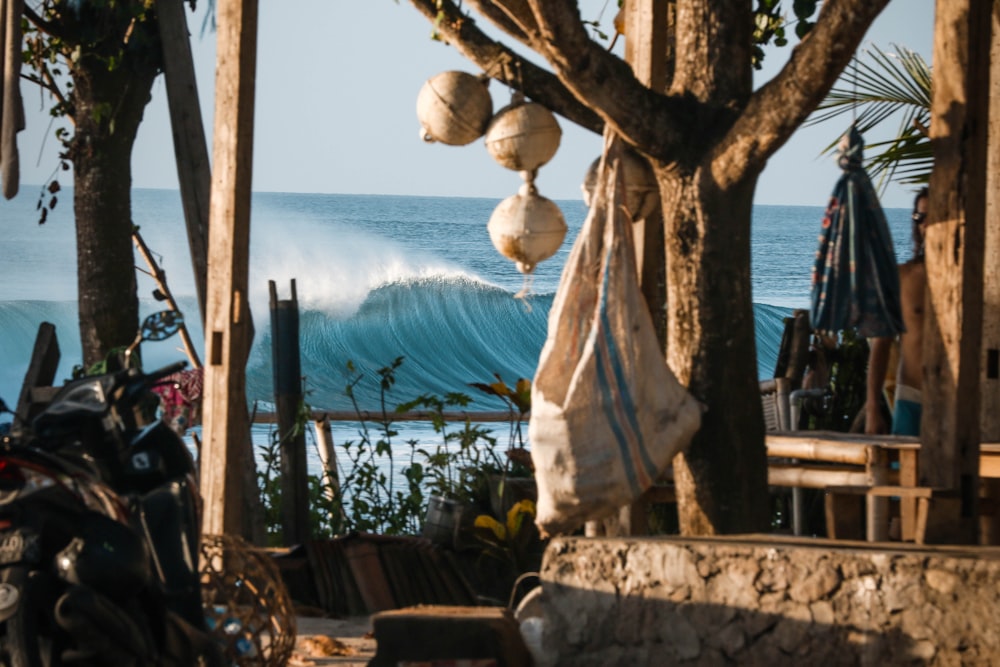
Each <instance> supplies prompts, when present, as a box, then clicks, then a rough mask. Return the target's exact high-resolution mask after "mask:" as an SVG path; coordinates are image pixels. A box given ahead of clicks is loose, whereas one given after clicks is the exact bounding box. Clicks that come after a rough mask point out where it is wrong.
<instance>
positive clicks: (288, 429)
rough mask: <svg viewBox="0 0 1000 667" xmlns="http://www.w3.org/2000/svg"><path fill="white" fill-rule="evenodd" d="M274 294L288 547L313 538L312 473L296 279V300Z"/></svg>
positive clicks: (274, 356) (274, 363) (276, 386)
mask: <svg viewBox="0 0 1000 667" xmlns="http://www.w3.org/2000/svg"><path fill="white" fill-rule="evenodd" d="M268 287H269V289H270V292H271V364H272V369H273V377H274V404H275V411H276V412H277V413H278V452H279V459H280V467H281V531H282V534H283V537H284V540H285V544H288V545H290V544H301V543H302V542H304V541H305V540H306V539H308V538H309V479H308V477H309V472H308V470H307V467H306V434H305V424H302V423H299V415H300V414H302V411H301V410H300V409H299V408H300V406H301V405H302V364H301V361H300V356H299V300H298V297H297V295H296V294H295V281H294V280H292V298H291V299H278V290H277V287H276V286H275V284H274V281H273V280H271V281H268Z"/></svg>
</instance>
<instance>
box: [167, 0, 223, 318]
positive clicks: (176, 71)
mask: <svg viewBox="0 0 1000 667" xmlns="http://www.w3.org/2000/svg"><path fill="white" fill-rule="evenodd" d="M156 15H157V19H158V23H159V26H160V42H161V43H162V45H163V78H164V80H165V82H166V88H167V106H168V107H169V109H170V129H171V130H172V131H173V136H174V154H175V157H176V161H177V180H178V182H179V185H180V191H181V202H182V203H183V206H184V221H185V223H186V226H187V235H188V247H189V248H190V250H191V265H192V267H193V269H194V285H195V291H196V293H197V295H198V314H199V315H200V317H201V323H202V325H204V324H205V291H206V283H207V282H208V199H209V195H210V193H211V189H212V172H211V165H209V162H208V145H207V142H206V141H205V126H204V124H203V123H202V119H201V106H200V104H199V103H198V81H197V79H196V78H195V75H194V59H193V58H192V57H191V40H190V36H189V35H188V27H187V19H186V18H185V16H184V0H159V2H157V4H156Z"/></svg>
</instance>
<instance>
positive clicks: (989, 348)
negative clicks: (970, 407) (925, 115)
mask: <svg viewBox="0 0 1000 667" xmlns="http://www.w3.org/2000/svg"><path fill="white" fill-rule="evenodd" d="M994 6H995V5H994ZM994 14H996V10H994ZM994 20H996V19H994ZM990 62H991V63H994V62H996V63H1000V31H994V32H993V33H992V34H991V35H990ZM989 98H990V102H991V104H990V109H989V129H988V130H987V135H988V136H987V142H988V143H987V154H986V161H987V162H986V221H985V230H984V237H985V242H984V244H983V252H984V258H983V342H982V354H981V355H980V361H979V366H980V369H981V371H980V375H979V383H980V389H979V391H980V410H979V429H980V433H979V437H980V440H982V441H988V442H995V441H997V440H1000V410H997V406H998V405H1000V104H996V105H994V104H992V101H993V100H1000V67H991V68H990V84H989ZM981 484H982V493H981V494H980V496H981V497H983V498H988V499H990V500H991V502H992V504H993V505H994V506H997V504H998V503H1000V480H996V479H984V480H981ZM980 530H981V534H980V542H982V543H983V544H1000V511H994V512H993V513H992V515H991V516H988V517H984V519H983V520H982V521H981V522H980Z"/></svg>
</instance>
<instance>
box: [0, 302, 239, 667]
mask: <svg viewBox="0 0 1000 667" xmlns="http://www.w3.org/2000/svg"><path fill="white" fill-rule="evenodd" d="M182 322H183V319H182V317H181V315H180V313H179V312H176V311H162V312H160V313H154V314H153V315H151V316H150V317H148V318H147V319H146V320H145V322H144V323H143V326H142V329H141V331H140V333H139V335H138V336H137V337H136V340H135V341H134V342H133V344H132V345H131V346H129V348H128V349H127V350H126V351H125V353H124V355H123V357H122V359H121V361H122V368H121V369H120V370H115V371H113V372H109V373H107V374H104V375H97V376H90V377H84V378H82V379H78V380H73V381H70V382H68V383H67V384H66V385H64V386H63V387H62V388H61V389H60V390H59V391H58V392H57V393H56V395H55V396H54V397H53V399H52V401H51V402H50V403H49V404H48V405H47V406H46V407H45V408H44V410H42V411H41V412H40V413H39V414H38V416H37V417H35V418H34V419H33V420H32V422H31V424H30V427H29V428H27V429H25V430H24V432H23V433H15V434H13V435H7V436H5V437H3V438H2V439H0V440H2V442H0V662H2V663H3V664H6V665H9V666H11V667H37V666H50V665H64V664H73V665H76V664H83V665H178V666H180V665H184V666H185V667H187V666H189V665H222V664H224V662H223V659H222V655H221V651H220V649H219V647H218V645H217V644H216V643H215V642H214V641H213V639H212V637H211V635H210V634H209V632H208V630H207V627H206V625H205V616H204V612H203V609H202V596H201V588H200V579H199V572H198V545H199V535H200V509H201V508H200V498H199V495H198V489H197V484H196V479H195V466H194V461H193V459H192V457H191V454H190V453H189V452H188V450H187V447H186V446H185V444H184V442H183V441H182V440H181V438H180V437H179V436H178V435H177V434H176V433H175V432H174V431H173V430H172V429H170V428H169V427H168V426H167V425H166V424H164V423H162V422H161V421H160V420H159V419H152V420H151V421H147V420H145V419H144V418H143V416H142V413H143V406H144V404H148V402H149V401H150V400H152V399H155V396H153V395H152V392H151V391H150V389H151V387H153V386H154V385H155V384H156V383H157V382H158V381H161V380H162V379H163V378H165V377H167V376H169V375H171V374H173V373H175V372H177V371H179V370H181V369H182V368H183V367H184V366H185V362H179V363H176V364H171V365H169V366H166V367H164V368H161V369H159V370H156V371H153V372H151V373H148V374H144V373H143V372H142V371H141V370H140V369H138V368H135V367H132V366H131V362H132V361H133V351H134V350H135V348H136V347H137V346H138V344H139V343H140V342H142V341H144V340H163V339H165V338H168V337H169V336H171V335H173V334H174V333H176V332H177V331H178V329H179V328H180V325H181V323H182Z"/></svg>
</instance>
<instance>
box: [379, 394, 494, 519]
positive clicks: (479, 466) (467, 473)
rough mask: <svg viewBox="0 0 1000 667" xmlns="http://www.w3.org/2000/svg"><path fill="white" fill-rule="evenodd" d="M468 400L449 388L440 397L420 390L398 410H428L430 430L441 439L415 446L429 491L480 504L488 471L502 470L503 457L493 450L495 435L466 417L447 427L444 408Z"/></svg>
mask: <svg viewBox="0 0 1000 667" xmlns="http://www.w3.org/2000/svg"><path fill="white" fill-rule="evenodd" d="M471 402H472V399H471V398H469V396H467V395H465V394H462V393H459V392H450V393H448V394H446V395H445V396H444V398H442V397H439V396H435V395H433V394H423V395H421V396H418V397H417V398H415V399H413V400H412V401H408V402H406V403H403V404H401V405H400V406H399V407H397V408H396V409H397V411H398V412H406V411H409V410H414V409H424V410H428V411H429V413H430V417H431V424H432V425H433V426H434V432H435V433H437V434H438V435H440V437H441V443H440V444H438V445H437V446H435V447H434V448H433V449H426V448H416V444H417V443H415V442H412V441H411V442H410V445H411V447H414V448H416V451H417V453H419V454H420V455H421V456H423V459H424V461H425V464H426V465H425V476H426V479H427V487H428V488H429V490H430V492H431V493H433V494H435V495H438V496H442V497H444V498H450V499H452V500H457V501H460V502H462V503H466V504H470V505H472V504H480V505H483V504H485V503H488V501H489V488H488V483H487V480H488V478H489V475H491V474H496V473H499V472H502V470H503V461H502V460H501V459H500V457H499V456H498V455H497V453H496V444H497V441H496V438H494V437H493V436H492V435H490V431H489V430H488V429H486V428H484V427H482V426H480V425H477V424H473V423H472V422H471V421H470V420H469V418H468V417H466V418H465V421H464V422H462V424H461V426H460V427H458V428H451V426H450V425H449V424H448V421H447V420H446V419H445V411H446V410H448V409H454V408H464V407H466V406H468V405H469V403H471Z"/></svg>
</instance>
